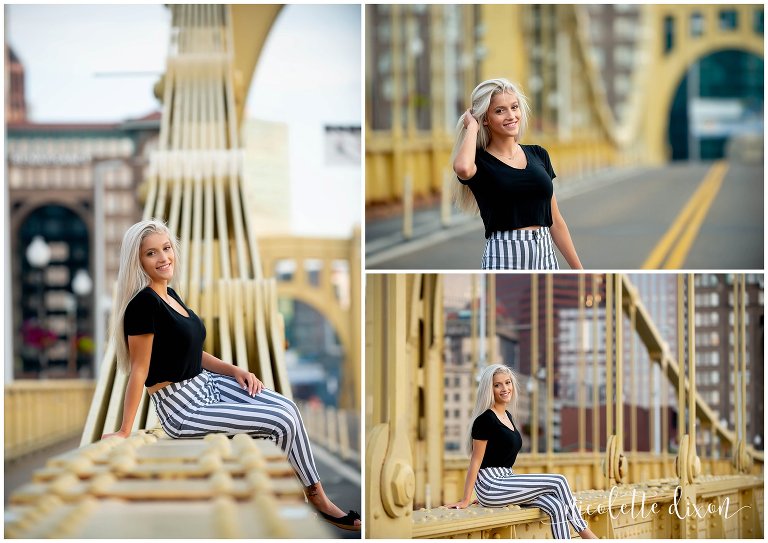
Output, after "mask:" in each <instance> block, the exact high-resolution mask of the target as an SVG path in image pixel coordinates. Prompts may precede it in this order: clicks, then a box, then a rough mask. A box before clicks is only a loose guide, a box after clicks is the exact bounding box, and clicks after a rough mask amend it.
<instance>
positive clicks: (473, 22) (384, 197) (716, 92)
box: [365, 4, 764, 206]
mask: <svg viewBox="0 0 768 543" xmlns="http://www.w3.org/2000/svg"><path fill="white" fill-rule="evenodd" d="M763 18H764V9H763V6H762V5H760V4H756V5H652V4H645V5H631V4H630V5H625V4H606V5H570V4H569V5H556V4H552V5H522V4H514V5H497V4H494V5H470V6H467V5H386V4H382V5H371V6H368V7H367V9H366V23H365V24H366V93H367V94H366V121H365V122H366V193H365V194H366V204H368V205H369V206H372V205H375V204H387V203H393V202H397V201H398V200H399V198H401V197H402V194H403V184H404V179H405V177H406V176H407V175H408V176H410V177H411V178H412V181H413V191H414V195H415V197H416V198H417V199H418V198H422V199H427V200H428V199H429V198H431V197H435V196H436V195H437V194H439V193H440V192H441V191H442V186H443V182H444V176H445V175H450V174H447V173H446V171H447V170H448V169H449V168H450V164H449V162H450V161H449V156H450V152H451V148H452V145H453V140H454V133H455V129H456V123H457V121H458V119H459V116H460V115H461V114H462V113H463V111H464V110H466V109H467V107H469V96H470V93H471V91H472V89H473V88H474V87H475V85H477V84H478V83H479V82H480V81H483V80H485V79H490V78H494V77H506V78H508V79H510V80H511V81H515V82H518V83H519V84H520V85H521V86H522V89H523V91H524V92H525V93H526V94H527V95H528V97H529V99H530V105H531V108H532V113H533V115H532V122H531V125H530V128H529V132H528V134H527V135H526V136H525V142H529V143H537V144H541V145H543V146H544V147H546V148H547V149H548V150H549V152H550V155H552V156H553V162H554V163H555V164H556V165H557V167H556V169H557V172H558V174H559V175H560V176H561V177H570V176H574V175H581V174H584V173H588V172H593V171H596V170H599V169H601V168H605V167H609V166H625V165H628V164H662V163H665V162H667V161H669V160H678V159H693V160H699V159H715V158H721V157H724V156H726V155H730V154H733V153H736V154H750V153H752V154H754V153H759V154H760V155H761V153H762V143H761V141H762V133H763V62H764V60H763V58H764V51H763ZM755 140H760V141H755ZM729 141H730V142H731V144H732V145H733V146H734V147H736V148H735V149H730V148H729V147H728V145H727V144H728V142H729ZM737 142H738V143H737Z"/></svg>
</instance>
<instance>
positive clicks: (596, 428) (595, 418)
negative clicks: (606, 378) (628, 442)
mask: <svg viewBox="0 0 768 543" xmlns="http://www.w3.org/2000/svg"><path fill="white" fill-rule="evenodd" d="M597 279H598V275H597V274H594V275H592V342H591V345H592V452H593V453H594V455H593V456H594V461H595V462H596V461H597V459H598V458H599V456H600V443H601V432H600V396H599V390H598V388H599V387H598V385H597V383H599V382H600V374H599V370H598V366H597V362H598V353H599V349H598V348H597V342H598V339H597V338H598V335H597V315H598V312H599V309H598V306H599V305H600V304H599V302H598V291H597ZM596 484H599V483H596Z"/></svg>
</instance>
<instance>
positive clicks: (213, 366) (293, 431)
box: [102, 220, 360, 531]
mask: <svg viewBox="0 0 768 543" xmlns="http://www.w3.org/2000/svg"><path fill="white" fill-rule="evenodd" d="M178 255H179V248H178V242H177V240H176V238H175V237H174V236H173V235H172V234H171V232H170V231H169V230H168V227H167V226H166V225H165V224H164V223H162V222H160V221H156V220H149V221H142V222H140V223H137V224H134V225H133V226H131V227H130V228H129V229H128V231H127V232H126V233H125V236H124V237H123V245H122V248H121V250H120V270H119V272H118V278H117V282H118V288H119V293H118V297H117V300H116V303H117V304H118V311H117V317H116V319H115V322H113V323H112V330H111V332H112V337H111V341H113V342H114V345H115V349H116V353H117V363H118V367H119V368H120V369H121V370H122V371H125V372H126V373H128V374H129V377H128V385H127V387H126V389H125V401H124V407H123V422H122V425H121V427H120V430H119V431H118V432H115V433H113V434H105V435H104V436H102V439H104V438H107V437H110V436H113V435H117V436H120V437H127V436H128V435H129V434H130V433H131V428H132V427H133V421H134V419H135V418H136V411H137V409H138V405H139V401H140V400H141V394H142V389H143V387H147V392H148V393H149V394H150V397H151V398H152V401H153V403H154V404H155V409H156V410H157V415H158V417H159V419H160V424H161V425H162V427H163V429H164V430H165V432H166V433H167V434H168V435H169V436H170V437H172V438H192V437H202V436H205V435H206V434H209V433H224V434H228V435H234V434H237V433H247V434H250V435H252V436H257V437H261V438H265V439H270V440H272V441H274V442H275V443H276V444H277V445H278V446H279V447H280V448H281V449H282V450H283V452H285V453H286V454H287V456H288V460H289V462H290V463H291V465H292V466H293V469H294V470H295V472H296V475H297V476H298V477H299V479H300V480H301V482H302V484H303V485H304V487H305V493H306V495H307V499H308V500H309V502H310V503H311V504H312V505H313V506H314V507H315V508H316V509H317V511H318V512H319V513H320V514H321V515H322V516H323V518H324V519H325V520H327V521H328V522H330V523H332V524H334V525H336V526H338V527H340V528H344V529H346V530H355V531H358V530H360V515H359V514H358V513H356V512H355V511H350V512H349V513H348V514H346V515H345V514H344V512H343V511H342V510H341V509H339V508H338V507H337V506H336V505H334V504H333V503H332V502H331V500H330V499H329V498H328V496H326V494H325V491H324V490H323V486H322V485H321V484H320V477H319V476H318V474H317V469H316V468H315V461H314V458H313V456H312V450H311V448H310V444H309V438H308V437H307V432H306V430H305V429H304V423H303V421H302V419H301V415H300V414H299V410H298V408H297V407H296V404H294V403H293V402H292V401H291V400H289V399H288V398H286V397H284V396H282V395H280V394H278V393H276V392H273V391H271V390H269V389H267V388H264V385H263V383H262V382H261V381H259V380H258V379H257V378H256V376H255V375H254V374H253V373H250V372H248V371H246V370H244V369H242V368H239V367H237V366H234V365H232V364H229V363H227V362H223V361H222V360H219V359H218V358H216V357H215V356H213V355H211V354H209V353H207V352H205V351H203V340H204V339H205V326H204V325H203V322H202V320H201V319H200V318H199V317H198V316H197V315H195V313H194V312H193V311H192V310H191V309H189V308H188V307H187V306H186V305H184V302H183V301H182V299H181V297H180V296H179V295H178V294H177V293H176V292H175V291H174V290H173V289H172V288H170V287H169V286H168V285H169V283H170V282H171V281H172V279H173V277H174V274H175V273H176V272H178Z"/></svg>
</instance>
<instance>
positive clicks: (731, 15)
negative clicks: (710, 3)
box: [720, 9, 739, 30]
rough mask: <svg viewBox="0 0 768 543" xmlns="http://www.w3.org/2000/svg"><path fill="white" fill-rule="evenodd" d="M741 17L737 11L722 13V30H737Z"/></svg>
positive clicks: (731, 10) (730, 10)
mask: <svg viewBox="0 0 768 543" xmlns="http://www.w3.org/2000/svg"><path fill="white" fill-rule="evenodd" d="M738 25H739V17H738V13H736V10H733V9H729V10H724V11H721V12H720V30H736V27H737V26H738Z"/></svg>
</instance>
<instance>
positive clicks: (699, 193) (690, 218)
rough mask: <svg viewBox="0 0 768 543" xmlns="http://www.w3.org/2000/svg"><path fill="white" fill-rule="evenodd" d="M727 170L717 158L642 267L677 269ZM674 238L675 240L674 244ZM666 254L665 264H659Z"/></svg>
mask: <svg viewBox="0 0 768 543" xmlns="http://www.w3.org/2000/svg"><path fill="white" fill-rule="evenodd" d="M727 170H728V163H727V162H725V161H722V160H720V161H717V162H715V164H713V165H712V167H711V168H710V169H709V171H708V172H707V175H706V176H705V177H704V180H703V181H702V182H701V184H700V185H699V187H698V188H697V189H696V191H695V192H694V193H693V195H692V196H691V198H690V199H689V200H688V202H686V204H685V206H684V207H683V209H682V211H681V212H680V214H679V215H678V216H677V219H675V221H674V222H673V223H672V226H670V227H669V230H667V232H666V233H665V234H664V235H663V236H662V238H661V240H659V243H658V244H657V245H656V247H654V248H653V250H652V251H651V254H650V255H649V256H648V258H647V259H646V260H645V262H643V265H642V266H641V267H642V269H645V270H649V269H677V268H679V267H680V266H681V265H682V263H683V262H684V261H685V257H686V256H687V255H688V251H689V250H690V248H691V245H692V244H693V241H694V240H695V239H696V235H697V234H698V232H699V229H700V228H701V224H702V222H703V221H704V218H705V217H706V216H707V212H708V211H709V208H710V207H711V205H712V202H713V201H714V199H715V197H716V196H717V193H718V192H719V191H720V187H721V186H722V183H723V178H724V177H725V172H726V171H727ZM676 241H677V242H678V244H677V245H676V246H675V242H676ZM670 251H671V252H670ZM668 254H669V257H668V260H667V262H666V264H664V265H662V263H663V262H664V259H665V257H667V255H668Z"/></svg>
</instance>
